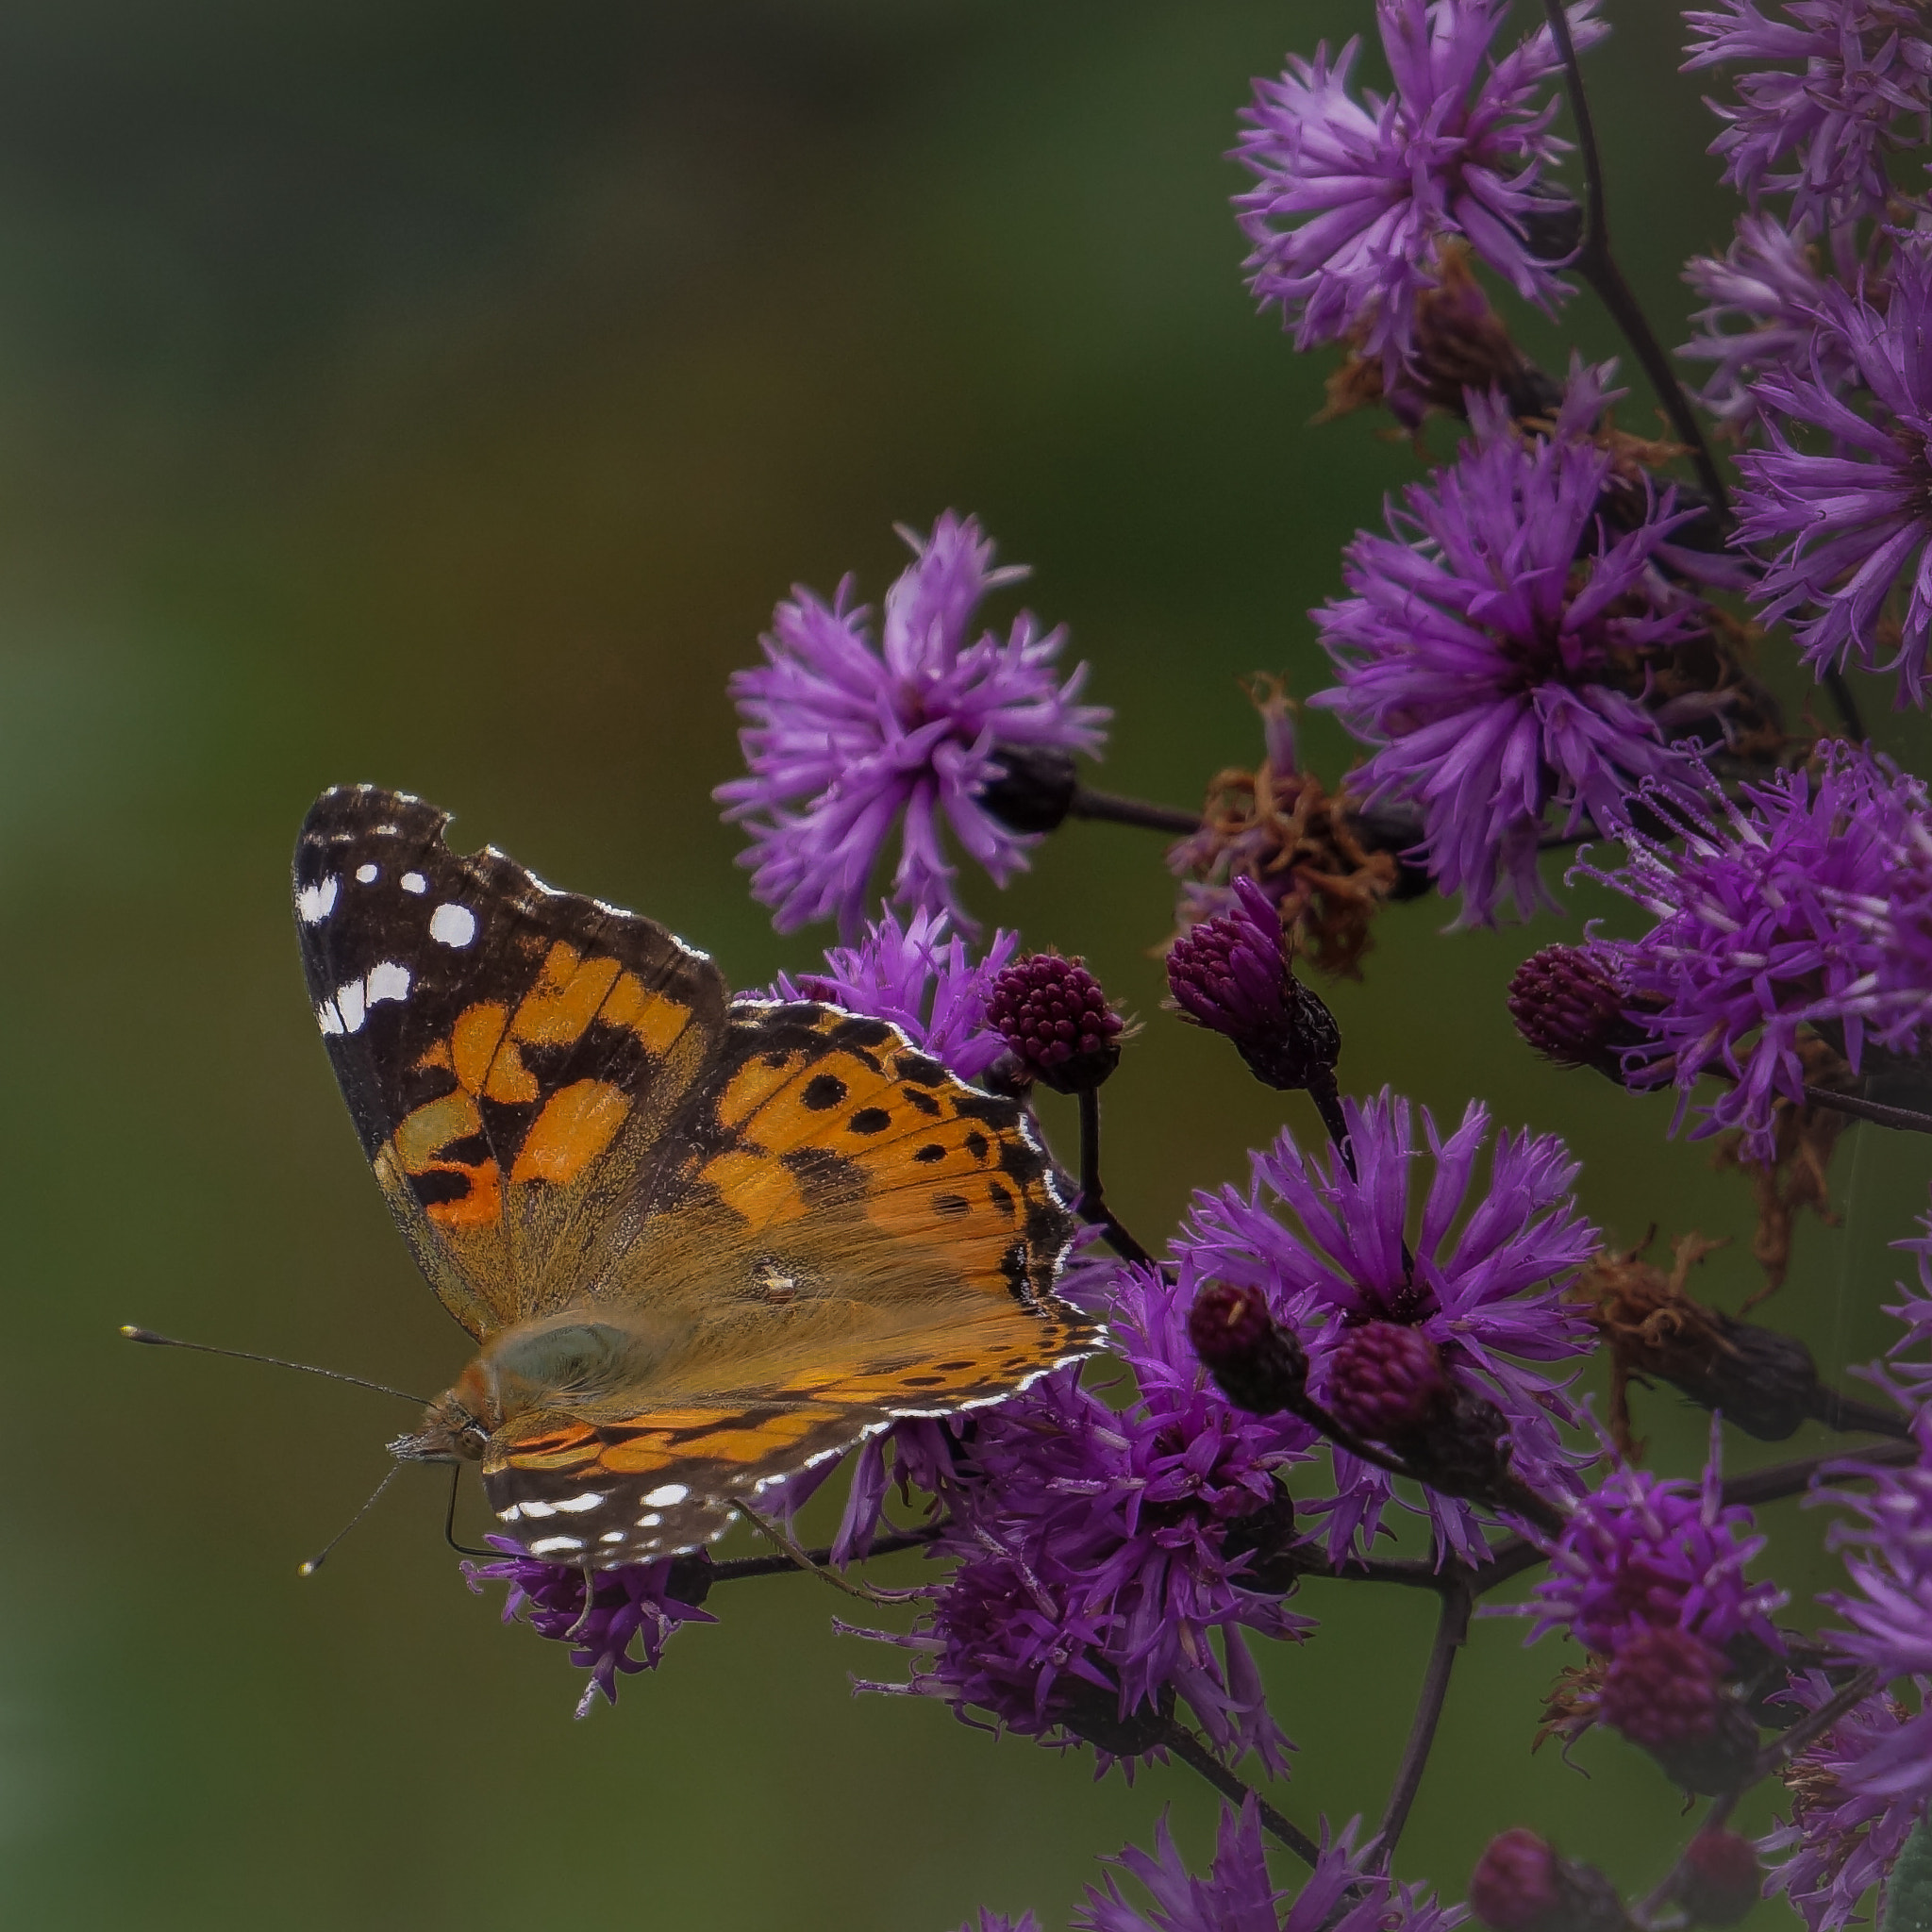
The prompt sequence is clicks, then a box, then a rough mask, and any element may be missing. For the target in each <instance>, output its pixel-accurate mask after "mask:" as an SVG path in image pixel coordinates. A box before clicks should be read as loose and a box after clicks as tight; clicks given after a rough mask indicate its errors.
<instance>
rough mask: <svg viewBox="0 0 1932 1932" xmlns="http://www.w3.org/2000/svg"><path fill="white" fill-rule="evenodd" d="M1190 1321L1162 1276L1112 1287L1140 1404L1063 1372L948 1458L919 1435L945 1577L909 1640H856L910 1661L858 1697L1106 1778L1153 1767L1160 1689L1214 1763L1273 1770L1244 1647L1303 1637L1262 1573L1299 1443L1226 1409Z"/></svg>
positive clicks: (1276, 1545)
mask: <svg viewBox="0 0 1932 1932" xmlns="http://www.w3.org/2000/svg"><path fill="white" fill-rule="evenodd" d="M1187 1309H1188V1303H1187V1301H1186V1300H1184V1299H1183V1298H1182V1297H1181V1295H1180V1293H1179V1291H1177V1290H1176V1288H1175V1287H1174V1284H1173V1283H1172V1282H1170V1281H1168V1280H1167V1279H1165V1278H1164V1277H1163V1275H1162V1274H1160V1273H1159V1271H1158V1270H1156V1269H1152V1268H1139V1269H1128V1270H1123V1271H1121V1273H1120V1274H1119V1276H1118V1279H1117V1284H1116V1290H1115V1295H1114V1301H1113V1306H1112V1308H1111V1311H1110V1315H1111V1339H1112V1341H1113V1342H1114V1344H1115V1346H1116V1347H1117V1348H1118V1350H1119V1352H1120V1353H1121V1355H1122V1356H1123V1357H1124V1358H1125V1359H1126V1361H1127V1363H1128V1364H1129V1366H1130V1367H1131V1368H1132V1369H1133V1371H1134V1375H1135V1379H1136V1381H1137V1383H1138V1385H1139V1391H1140V1392H1139V1395H1138V1398H1137V1399H1136V1400H1135V1401H1134V1402H1133V1403H1131V1404H1129V1405H1128V1406H1127V1407H1124V1408H1120V1409H1116V1408H1114V1407H1109V1406H1108V1404H1107V1403H1106V1402H1104V1401H1102V1400H1101V1398H1100V1397H1099V1396H1098V1395H1096V1394H1093V1393H1091V1392H1090V1391H1086V1390H1083V1389H1082V1388H1081V1387H1080V1386H1079V1380H1078V1376H1077V1374H1074V1373H1071V1372H1065V1371H1062V1372H1060V1373H1058V1374H1054V1375H1050V1376H1048V1377H1046V1378H1045V1379H1044V1380H1042V1381H1041V1382H1040V1383H1037V1384H1036V1385H1035V1386H1034V1387H1033V1388H1031V1389H1029V1390H1027V1391H1024V1393H1022V1394H1020V1395H1017V1396H1015V1397H1013V1398H1012V1399H1011V1400H1010V1401H1008V1402H1005V1403H1002V1404H1001V1405H1000V1406H999V1407H996V1408H992V1409H989V1410H986V1411H985V1412H983V1413H982V1414H980V1415H979V1416H978V1417H976V1418H975V1423H974V1429H973V1431H972V1435H971V1439H970V1441H968V1440H967V1439H965V1438H963V1437H959V1436H953V1437H951V1438H950V1453H948V1449H947V1446H946V1445H947V1441H948V1438H947V1437H946V1436H944V1435H941V1434H940V1431H941V1429H943V1427H944V1425H941V1424H929V1425H928V1427H929V1428H930V1429H932V1430H933V1431H934V1437H935V1438H936V1439H937V1440H938V1441H939V1443H940V1445H941V1454H940V1455H939V1456H929V1457H926V1459H925V1462H924V1467H923V1468H922V1469H921V1470H920V1471H919V1472H918V1477H917V1479H919V1480H920V1481H922V1483H924V1484H927V1485H929V1486H931V1487H932V1488H934V1489H935V1490H936V1491H938V1492H940V1493H941V1494H942V1495H943V1497H944V1499H945V1501H946V1503H947V1505H948V1519H949V1520H948V1527H947V1530H946V1533H945V1535H944V1536H943V1537H942V1538H941V1541H940V1542H939V1543H938V1544H937V1545H936V1546H935V1547H936V1552H937V1553H938V1554H940V1555H942V1556H951V1557H957V1558H958V1568H957V1569H956V1570H955V1571H954V1572H953V1574H951V1576H950V1577H948V1578H947V1579H946V1580H945V1581H944V1582H942V1583H939V1584H936V1585H933V1586H932V1587H931V1588H930V1589H929V1591H926V1592H925V1595H926V1605H925V1608H924V1615H923V1617H922V1619H921V1622H920V1624H919V1626H918V1627H917V1628H915V1630H914V1631H913V1632H912V1633H911V1634H910V1635H909V1636H906V1637H900V1636H895V1635H891V1634H889V1633H885V1632H879V1631H867V1632H860V1633H858V1634H860V1635H866V1636H872V1637H876V1638H879V1639H881V1640H882V1641H887V1642H891V1643H896V1644H899V1645H901V1646H902V1647H904V1648H905V1649H907V1650H908V1651H909V1652H910V1653H911V1657H912V1667H911V1674H910V1677H909V1679H908V1681H906V1682H903V1683H899V1684H875V1685H872V1686H870V1687H868V1688H871V1689H874V1690H888V1691H914V1692H918V1693H922V1694H924V1695H928V1696H936V1697H940V1698H942V1699H944V1700H945V1701H946V1702H947V1703H949V1704H951V1705H952V1706H953V1707H954V1708H955V1710H956V1711H957V1712H958V1714H959V1715H960V1716H961V1717H962V1718H965V1719H966V1720H967V1721H968V1722H984V1720H985V1719H986V1718H988V1717H990V1718H991V1719H992V1720H993V1721H994V1722H996V1723H998V1724H1004V1725H1006V1726H1007V1727H1008V1728H1009V1729H1011V1730H1014V1731H1017V1732H1019V1733H1021V1734H1023V1735H1025V1736H1031V1737H1041V1738H1044V1739H1047V1740H1051V1741H1064V1740H1066V1739H1067V1738H1068V1737H1069V1736H1077V1737H1080V1738H1084V1739H1087V1740H1089V1741H1091V1742H1092V1743H1093V1744H1094V1745H1095V1746H1096V1748H1097V1749H1099V1750H1100V1751H1101V1752H1102V1753H1103V1754H1105V1755H1106V1756H1107V1757H1137V1756H1140V1755H1141V1754H1143V1753H1145V1752H1148V1751H1152V1750H1158V1749H1159V1748H1160V1747H1161V1743H1162V1740H1163V1737H1164V1735H1165V1721H1164V1720H1163V1719H1162V1718H1160V1716H1159V1715H1158V1710H1159V1703H1160V1699H1161V1696H1162V1694H1163V1692H1165V1691H1169V1690H1172V1691H1174V1693H1175V1694H1177V1695H1178V1696H1179V1697H1181V1698H1183V1699H1185V1700H1186V1702H1187V1703H1188V1704H1189V1705H1190V1706H1191V1707H1192V1709H1193V1712H1194V1715H1195V1718H1196V1720H1197V1721H1198V1722H1199V1724H1200V1725H1201V1726H1202V1728H1203V1729H1204V1730H1205V1731H1206V1732H1207V1733H1208V1737H1209V1738H1210V1740H1212V1741H1213V1742H1214V1743H1215V1744H1216V1745H1217V1746H1219V1747H1221V1748H1222V1749H1224V1750H1226V1751H1229V1752H1232V1753H1235V1754H1236V1755H1239V1753H1241V1751H1244V1750H1247V1749H1250V1748H1252V1749H1254V1750H1257V1751H1258V1752H1259V1753H1260V1754H1261V1757H1262V1759H1263V1761H1264V1763H1266V1764H1268V1765H1269V1766H1270V1767H1271V1768H1273V1769H1275V1770H1277V1771H1278V1770H1279V1769H1280V1768H1281V1766H1282V1765H1283V1763H1284V1762H1285V1758H1284V1754H1285V1752H1286V1750H1287V1749H1288V1742H1287V1740H1286V1739H1285V1738H1283V1737H1282V1735H1281V1734H1280V1732H1279V1731H1278V1730H1277V1729H1276V1728H1275V1726H1274V1721H1273V1720H1272V1719H1271V1718H1270V1717H1269V1715H1268V1712H1267V1707H1266V1703H1265V1700H1264V1697H1263V1692H1262V1687H1261V1682H1260V1677H1259V1674H1258V1672H1257V1669H1256V1665H1255V1662H1254V1658H1253V1657H1252V1656H1251V1654H1250V1652H1249V1650H1248V1647H1247V1642H1246V1639H1245V1635H1244V1633H1247V1632H1252V1633H1255V1634H1257V1635H1261V1636H1267V1637H1276V1638H1299V1637H1301V1636H1304V1635H1306V1634H1307V1631H1308V1630H1310V1629H1311V1628H1312V1627H1313V1625H1312V1624H1310V1623H1309V1621H1308V1620H1307V1618H1304V1617H1300V1616H1297V1615H1295V1614H1294V1613H1293V1612H1291V1611H1290V1610H1288V1609H1287V1608H1286V1607H1284V1606H1283V1604H1282V1602H1281V1596H1282V1592H1283V1591H1285V1590H1286V1589H1288V1588H1289V1586H1290V1584H1291V1581H1292V1574H1291V1571H1290V1572H1289V1573H1288V1574H1280V1575H1271V1574H1269V1572H1270V1570H1271V1569H1272V1568H1273V1567H1274V1566H1276V1565H1278V1564H1279V1563H1280V1562H1281V1561H1282V1560H1283V1559H1284V1558H1285V1557H1286V1549H1287V1544H1288V1543H1289V1542H1291V1541H1292V1537H1293V1522H1292V1508H1291V1506H1289V1505H1287V1503H1286V1499H1285V1496H1284V1495H1283V1493H1282V1492H1281V1491H1280V1490H1279V1488H1278V1486H1277V1485H1276V1483H1275V1480H1274V1476H1275V1472H1276V1471H1277V1470H1284V1469H1286V1468H1287V1467H1288V1466H1289V1465H1291V1463H1293V1462H1296V1461H1300V1460H1304V1459H1306V1457H1307V1451H1308V1445H1309V1443H1310V1441H1311V1440H1312V1432H1311V1431H1310V1430H1309V1429H1308V1428H1307V1425H1306V1424H1302V1423H1300V1422H1298V1421H1296V1420H1295V1419H1293V1418H1292V1417H1286V1416H1271V1417H1267V1418H1262V1417H1258V1416H1252V1415H1246V1414H1243V1413H1242V1412H1241V1411H1240V1410H1238V1409H1236V1408H1234V1407H1231V1406H1230V1405H1229V1403H1228V1402H1227V1401H1226V1399H1225V1398H1224V1396H1223V1395H1222V1394H1221V1393H1220V1391H1218V1390H1217V1389H1215V1388H1214V1387H1213V1386H1212V1384H1210V1383H1209V1382H1208V1378H1207V1375H1206V1374H1205V1373H1204V1371H1203V1370H1202V1367H1201V1364H1200V1362H1199V1361H1198V1360H1197V1359H1196V1357H1195V1356H1194V1352H1193V1350H1192V1348H1191V1346H1190V1344H1189V1341H1188V1335H1187ZM915 1453H918V1445H915ZM860 1482H861V1484H862V1483H863V1482H864V1474H863V1471H861V1477H860ZM880 1487H882V1485H881V1486H880ZM867 1507H875V1505H870V1504H869V1505H868V1506H867ZM847 1527H848V1533H849V1532H851V1531H853V1530H854V1529H855V1528H860V1527H862V1525H855V1524H852V1523H851V1522H850V1520H849V1516H848V1526H847ZM1215 1632H1218V1633H1219V1635H1220V1639H1221V1644H1220V1656H1217V1654H1216V1650H1215V1647H1214V1646H1213V1645H1212V1644H1211V1643H1210V1642H1209V1641H1208V1639H1209V1635H1210V1633H1215ZM1223 1657H1224V1659H1225V1662H1223V1661H1222V1658H1223Z"/></svg>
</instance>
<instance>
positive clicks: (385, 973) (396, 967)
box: [366, 959, 409, 1007]
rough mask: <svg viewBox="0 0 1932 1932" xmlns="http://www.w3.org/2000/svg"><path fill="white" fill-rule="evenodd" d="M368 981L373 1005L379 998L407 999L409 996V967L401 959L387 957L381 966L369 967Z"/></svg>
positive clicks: (370, 1002)
mask: <svg viewBox="0 0 1932 1932" xmlns="http://www.w3.org/2000/svg"><path fill="white" fill-rule="evenodd" d="M366 983H367V986H368V989H369V1004H370V1005H371V1006H372V1007H373V1006H374V1005H375V1003H376V1001H377V1000H406V999H408V996H409V969H408V967H407V966H405V965H404V964H403V963H402V961H401V960H399V959H385V960H384V961H383V962H382V964H381V965H380V966H372V967H371V968H370V969H369V978H368V981H367V982H366Z"/></svg>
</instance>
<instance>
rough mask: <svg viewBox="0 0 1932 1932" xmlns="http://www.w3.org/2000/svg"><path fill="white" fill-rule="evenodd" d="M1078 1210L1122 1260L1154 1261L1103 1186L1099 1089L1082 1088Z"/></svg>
mask: <svg viewBox="0 0 1932 1932" xmlns="http://www.w3.org/2000/svg"><path fill="white" fill-rule="evenodd" d="M1079 1211H1080V1214H1081V1215H1082V1217H1083V1218H1084V1219H1086V1220H1088V1221H1091V1222H1093V1223H1094V1224H1096V1225H1097V1226H1098V1227H1099V1228H1100V1230H1101V1236H1102V1239H1103V1240H1105V1241H1106V1242H1107V1244H1108V1247H1110V1248H1111V1249H1112V1250H1113V1251H1114V1253H1115V1254H1116V1255H1118V1256H1119V1257H1121V1259H1122V1260H1123V1261H1151V1260H1153V1258H1154V1257H1153V1256H1152V1255H1150V1254H1149V1253H1148V1252H1147V1250H1146V1249H1145V1248H1143V1247H1142V1246H1141V1243H1140V1242H1139V1241H1136V1240H1135V1239H1134V1237H1133V1236H1132V1235H1130V1234H1129V1233H1128V1232H1127V1231H1126V1229H1125V1228H1124V1227H1123V1226H1122V1225H1121V1224H1120V1218H1119V1217H1118V1216H1117V1215H1116V1214H1115V1213H1114V1211H1113V1209H1112V1208H1109V1207H1108V1205H1107V1194H1106V1191H1105V1190H1104V1189H1103V1188H1102V1187H1101V1185H1100V1091H1099V1090H1098V1089H1097V1088H1093V1087H1083V1088H1082V1089H1081V1090H1080V1201H1079Z"/></svg>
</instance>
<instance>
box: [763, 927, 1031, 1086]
mask: <svg viewBox="0 0 1932 1932" xmlns="http://www.w3.org/2000/svg"><path fill="white" fill-rule="evenodd" d="M947 927H948V920H947V916H946V914H945V913H943V912H926V911H919V912H915V913H913V914H912V916H911V917H910V918H909V919H908V920H907V922H906V924H904V925H901V924H899V922H898V920H897V918H896V917H894V915H893V913H892V912H891V908H883V909H882V910H881V911H880V914H879V918H878V923H877V924H874V925H868V926H866V927H865V928H864V930H863V932H862V933H861V935H860V937H859V940H858V943H857V944H856V945H851V946H833V947H831V948H830V949H829V950H828V951H827V952H826V954H825V970H824V972H823V973H801V974H797V975H796V977H794V976H793V975H792V974H789V973H781V974H779V975H778V977H777V980H776V982H775V984H774V986H773V988H772V995H773V997H774V998H775V999H781V1000H825V1001H828V1002H829V1003H830V1004H831V1005H833V1006H835V1007H843V1008H845V1010H846V1011H847V1012H848V1013H862V1014H863V1015H864V1016H865V1017H866V1018H867V1019H869V1020H890V1021H891V1023H892V1024H893V1025H895V1026H896V1027H898V1028H899V1030H900V1031H901V1032H902V1033H904V1034H905V1035H906V1037H907V1038H908V1040H909V1041H912V1043H913V1045H915V1046H918V1047H922V1048H924V1051H925V1052H927V1053H929V1054H931V1056H932V1057H933V1058H934V1059H936V1060H938V1061H939V1062H940V1064H941V1066H943V1067H945V1068H946V1069H947V1070H948V1071H949V1072H951V1073H954V1074H958V1076H959V1078H960V1079H962V1080H976V1079H978V1078H979V1076H980V1075H981V1074H983V1073H985V1072H986V1070H987V1068H989V1067H990V1066H991V1065H992V1063H993V1062H994V1061H995V1060H996V1059H998V1058H999V1057H1000V1056H1001V1055H1002V1054H1003V1053H1005V1052H1006V1050H1007V1042H1006V1041H1005V1040H1004V1038H1002V1036H1001V1035H1000V1034H999V1033H998V1032H997V1031H996V1030H995V1029H994V1028H993V1026H992V1024H991V1022H990V1021H989V1019H988V1017H987V1003H988V1001H989V1000H990V999H991V995H992V985H993V981H994V980H995V979H997V978H998V977H999V975H1000V973H1001V971H1002V970H1003V969H1004V968H1005V966H1006V964H1007V962H1008V960H1009V959H1010V958H1012V957H1013V949H1014V947H1015V946H1017V945H1018V944H1019V935H1018V934H1016V933H1010V932H1006V931H999V932H995V933H994V934H993V936H992V939H991V942H990V943H989V945H988V946H987V949H986V956H985V958H982V959H980V960H978V961H977V962H976V963H975V962H974V958H973V955H972V953H971V951H970V950H969V949H968V947H967V945H966V942H965V941H964V940H962V939H960V938H959V937H958V934H957V933H949V932H948V930H947Z"/></svg>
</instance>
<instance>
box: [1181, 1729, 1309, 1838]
mask: <svg viewBox="0 0 1932 1932" xmlns="http://www.w3.org/2000/svg"><path fill="white" fill-rule="evenodd" d="M1161 1742H1162V1743H1163V1744H1164V1745H1166V1747H1167V1748H1168V1749H1169V1750H1170V1751H1172V1752H1173V1753H1174V1756H1175V1757H1178V1758H1179V1759H1180V1761H1181V1762H1182V1763H1183V1764H1185V1765H1187V1766H1188V1767H1189V1768H1190V1769H1191V1770H1193V1771H1197V1772H1199V1773H1200V1774H1201V1775H1202V1776H1203V1777H1205V1778H1206V1779H1207V1780H1208V1783H1209V1784H1210V1785H1212V1786H1213V1787H1214V1789H1215V1790H1217V1791H1219V1792H1220V1793H1221V1795H1222V1796H1223V1797H1224V1798H1225V1799H1226V1800H1227V1801H1228V1802H1229V1803H1230V1804H1231V1805H1236V1806H1240V1805H1242V1804H1245V1803H1246V1802H1247V1800H1248V1799H1250V1798H1252V1799H1254V1801H1255V1809H1256V1812H1257V1814H1258V1815H1259V1817H1260V1820H1261V1829H1262V1830H1263V1831H1265V1832H1267V1833H1268V1835H1269V1836H1270V1837H1271V1838H1274V1839H1278V1840H1280V1841H1281V1842H1282V1843H1283V1844H1285V1845H1286V1846H1287V1847H1288V1848H1289V1850H1290V1851H1291V1852H1292V1853H1293V1854H1294V1855H1295V1857H1297V1858H1299V1859H1300V1860H1301V1861H1302V1863H1303V1864H1305V1865H1307V1866H1308V1867H1309V1868H1310V1869H1311V1870H1312V1869H1313V1866H1314V1863H1315V1861H1316V1859H1317V1858H1319V1857H1321V1856H1322V1848H1321V1846H1320V1845H1318V1844H1317V1843H1316V1842H1315V1841H1314V1840H1313V1839H1311V1838H1310V1837H1309V1836H1308V1835H1307V1832H1305V1831H1304V1830H1302V1829H1301V1827H1300V1826H1299V1825H1297V1824H1291V1822H1290V1821H1289V1820H1288V1819H1286V1818H1284V1817H1283V1816H1282V1815H1281V1813H1280V1812H1279V1811H1277V1810H1276V1809H1275V1808H1274V1806H1273V1805H1271V1804H1270V1803H1269V1802H1268V1800H1267V1799H1266V1798H1264V1797H1262V1795H1261V1794H1260V1792H1258V1791H1257V1790H1255V1788H1254V1786H1253V1785H1249V1784H1243V1783H1242V1782H1241V1779H1240V1778H1238V1777H1237V1776H1235V1774H1234V1773H1233V1772H1231V1771H1230V1770H1228V1768H1227V1766H1226V1765H1224V1763H1222V1761H1221V1760H1220V1758H1218V1757H1215V1755H1214V1754H1213V1752H1211V1751H1210V1750H1208V1747H1207V1745H1205V1744H1204V1743H1202V1741H1201V1740H1200V1739H1199V1738H1197V1737H1195V1735H1194V1734H1193V1732H1192V1731H1191V1730H1189V1729H1188V1727H1187V1726H1186V1725H1185V1724H1175V1723H1170V1724H1169V1725H1168V1731H1167V1735H1166V1737H1164V1738H1163V1739H1162V1740H1161Z"/></svg>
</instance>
